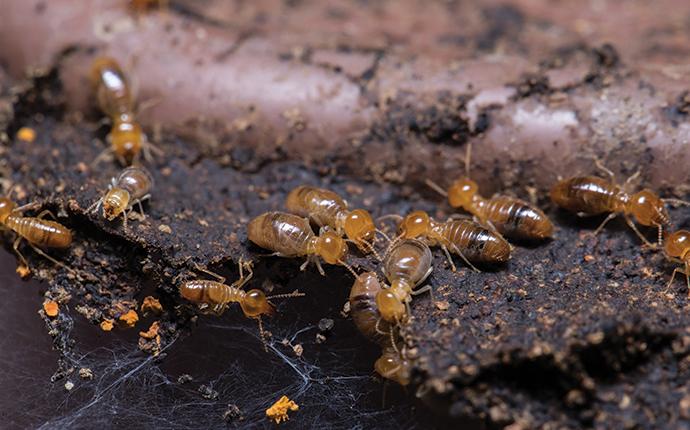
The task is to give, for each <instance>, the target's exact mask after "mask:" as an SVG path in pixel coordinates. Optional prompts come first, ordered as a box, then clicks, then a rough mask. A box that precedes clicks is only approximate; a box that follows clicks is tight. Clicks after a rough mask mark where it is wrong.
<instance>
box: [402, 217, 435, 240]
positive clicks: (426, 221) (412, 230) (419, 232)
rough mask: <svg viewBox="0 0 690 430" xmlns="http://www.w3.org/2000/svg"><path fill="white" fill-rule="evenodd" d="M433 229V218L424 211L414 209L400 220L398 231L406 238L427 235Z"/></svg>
mask: <svg viewBox="0 0 690 430" xmlns="http://www.w3.org/2000/svg"><path fill="white" fill-rule="evenodd" d="M430 230H431V218H430V217H429V215H428V214H427V213H426V212H424V211H414V212H411V213H410V214H408V215H407V216H406V217H405V218H403V220H402V221H401V222H400V226H399V227H398V233H399V234H400V236H401V237H402V238H404V239H416V238H418V237H420V236H426V235H427V234H428V233H429V231H430Z"/></svg>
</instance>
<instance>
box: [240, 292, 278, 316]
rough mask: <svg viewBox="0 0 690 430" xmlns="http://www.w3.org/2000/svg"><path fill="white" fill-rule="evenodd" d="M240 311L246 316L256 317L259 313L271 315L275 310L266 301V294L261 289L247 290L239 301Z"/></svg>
mask: <svg viewBox="0 0 690 430" xmlns="http://www.w3.org/2000/svg"><path fill="white" fill-rule="evenodd" d="M240 306H241V307H242V312H244V314H245V315H246V316H248V317H258V316H260V315H269V316H270V315H273V314H274V313H275V310H274V309H273V306H271V304H270V303H269V302H268V299H267V298H266V294H264V292H263V291H261V290H257V289H254V290H249V291H247V294H246V295H245V296H244V299H243V300H242V301H241V302H240Z"/></svg>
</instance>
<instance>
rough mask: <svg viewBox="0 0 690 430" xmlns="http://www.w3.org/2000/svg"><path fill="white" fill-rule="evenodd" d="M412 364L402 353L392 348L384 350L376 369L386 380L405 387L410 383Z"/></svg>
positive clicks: (377, 361)
mask: <svg viewBox="0 0 690 430" xmlns="http://www.w3.org/2000/svg"><path fill="white" fill-rule="evenodd" d="M411 367H412V366H411V364H410V362H409V360H407V359H406V358H405V357H403V355H402V354H401V353H400V351H399V350H398V349H397V348H395V347H392V346H390V345H389V346H387V347H385V348H384V349H383V352H382V354H381V357H379V358H378V359H377V360H376V363H375V364H374V369H376V372H377V373H378V374H379V375H381V376H383V377H384V378H386V379H390V380H392V381H395V382H397V383H398V384H400V385H402V386H405V385H407V384H409V383H410V370H411Z"/></svg>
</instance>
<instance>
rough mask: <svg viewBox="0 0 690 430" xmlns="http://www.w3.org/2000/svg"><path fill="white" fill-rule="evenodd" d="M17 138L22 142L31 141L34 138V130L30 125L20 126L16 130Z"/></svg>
mask: <svg viewBox="0 0 690 430" xmlns="http://www.w3.org/2000/svg"><path fill="white" fill-rule="evenodd" d="M17 139H19V140H21V141H22V142H26V143H31V142H33V141H34V140H36V131H35V130H34V129H33V128H31V127H22V128H20V129H19V130H17Z"/></svg>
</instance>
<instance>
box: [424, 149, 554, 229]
mask: <svg viewBox="0 0 690 430" xmlns="http://www.w3.org/2000/svg"><path fill="white" fill-rule="evenodd" d="M471 151H472V146H471V145H467V154H466V155H465V177H462V178H460V179H458V180H456V181H455V182H453V184H452V185H451V186H450V187H449V188H448V191H446V190H444V189H443V188H441V187H440V186H439V185H438V184H436V183H434V182H433V181H431V180H428V179H427V181H426V183H427V185H429V186H430V187H431V188H432V189H433V190H435V191H436V192H438V193H439V194H441V195H443V196H445V197H447V198H448V203H449V204H450V205H451V206H452V207H454V208H462V209H463V210H464V211H466V212H468V213H470V214H472V215H473V216H474V217H476V218H477V219H478V220H479V221H480V222H481V223H482V224H486V225H489V226H490V227H492V228H494V229H495V230H496V231H498V232H499V233H500V234H502V235H504V236H506V237H508V238H511V239H517V240H543V239H547V238H550V237H551V236H552V235H553V224H552V223H551V221H550V220H549V218H548V217H547V216H546V215H545V214H544V212H542V211H541V209H539V208H537V207H535V206H534V205H532V204H530V203H528V202H526V201H524V200H521V199H517V198H515V197H510V196H504V195H498V196H494V197H491V198H490V199H486V198H484V197H482V196H481V195H480V194H479V186H478V185H477V183H476V182H474V181H473V180H472V179H470V155H471Z"/></svg>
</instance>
